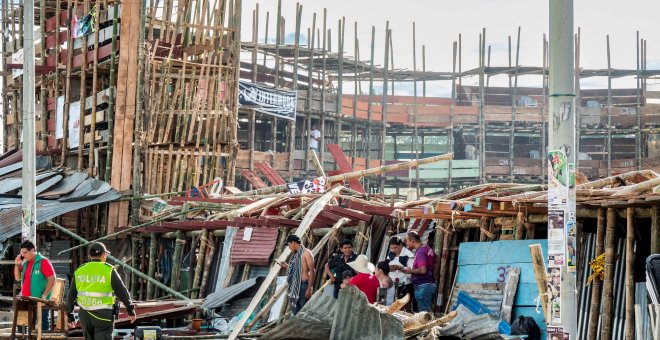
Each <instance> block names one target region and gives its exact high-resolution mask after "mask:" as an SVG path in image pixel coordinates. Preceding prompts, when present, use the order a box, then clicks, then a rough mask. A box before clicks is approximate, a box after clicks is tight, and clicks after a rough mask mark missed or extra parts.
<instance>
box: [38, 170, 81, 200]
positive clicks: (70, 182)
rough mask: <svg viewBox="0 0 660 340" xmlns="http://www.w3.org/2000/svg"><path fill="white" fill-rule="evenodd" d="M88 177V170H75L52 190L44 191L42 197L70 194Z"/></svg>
mask: <svg viewBox="0 0 660 340" xmlns="http://www.w3.org/2000/svg"><path fill="white" fill-rule="evenodd" d="M87 177H88V176H87V173H86V172H74V173H72V174H69V175H67V176H66V177H64V179H63V180H61V181H60V182H59V183H57V185H55V186H54V187H53V188H52V189H51V190H49V191H47V192H44V193H42V194H41V195H40V197H44V198H50V197H56V196H62V195H66V194H69V193H71V192H72V191H73V190H75V189H76V188H77V187H78V186H79V185H80V183H82V181H84V180H85V179H87Z"/></svg>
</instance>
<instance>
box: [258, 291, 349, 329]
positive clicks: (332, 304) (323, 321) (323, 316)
mask: <svg viewBox="0 0 660 340" xmlns="http://www.w3.org/2000/svg"><path fill="white" fill-rule="evenodd" d="M336 306H337V303H336V300H335V299H334V298H333V297H332V296H328V295H325V294H323V293H318V294H314V296H312V298H311V299H310V300H309V301H307V303H306V304H305V306H303V308H302V309H301V310H300V312H299V313H298V314H296V315H294V316H291V317H290V318H288V319H286V320H285V321H284V322H282V323H281V324H279V325H277V326H276V327H275V328H273V329H272V330H271V331H270V332H268V333H266V335H265V337H266V338H267V339H273V340H274V339H311V340H316V339H318V340H321V339H323V340H326V339H330V330H331V328H332V320H333V318H334V316H335V310H336Z"/></svg>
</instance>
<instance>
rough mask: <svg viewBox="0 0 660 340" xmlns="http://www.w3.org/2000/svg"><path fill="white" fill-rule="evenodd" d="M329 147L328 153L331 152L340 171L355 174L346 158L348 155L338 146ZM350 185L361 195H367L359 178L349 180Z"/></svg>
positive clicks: (331, 145) (329, 145)
mask: <svg viewBox="0 0 660 340" xmlns="http://www.w3.org/2000/svg"><path fill="white" fill-rule="evenodd" d="M327 146H328V151H330V154H331V155H332V157H333V158H334V159H335V162H336V163H337V166H338V167H339V170H341V171H342V173H349V172H353V168H352V167H351V163H349V161H348V158H346V155H345V154H344V151H343V150H342V149H341V147H340V146H339V145H338V144H328V145H327ZM348 185H349V186H350V187H351V189H353V190H355V191H357V192H359V193H362V194H365V193H366V191H365V190H364V187H363V186H362V183H360V180H359V179H358V178H351V179H349V180H348Z"/></svg>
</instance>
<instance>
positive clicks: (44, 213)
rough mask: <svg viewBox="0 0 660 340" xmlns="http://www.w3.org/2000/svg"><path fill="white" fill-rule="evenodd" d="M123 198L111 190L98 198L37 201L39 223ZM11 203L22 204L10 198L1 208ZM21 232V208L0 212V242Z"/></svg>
mask: <svg viewBox="0 0 660 340" xmlns="http://www.w3.org/2000/svg"><path fill="white" fill-rule="evenodd" d="M120 197H121V194H119V193H118V192H117V191H115V190H111V191H109V192H107V193H105V194H103V195H100V196H98V197H93V198H92V197H89V198H84V197H83V198H80V199H78V200H76V201H70V202H64V201H57V200H53V201H49V200H37V216H36V220H37V223H41V222H45V221H48V220H50V219H52V218H53V217H57V216H60V215H62V214H64V213H67V212H69V211H74V210H78V209H82V208H85V207H88V206H90V205H94V204H100V203H105V202H110V201H114V200H116V199H118V198H120ZM3 201H5V202H10V204H15V203H14V202H18V203H20V201H21V198H20V197H9V198H3V199H0V208H2V202H3ZM20 232H21V208H20V206H19V207H13V208H11V209H3V210H2V211H0V241H4V240H5V239H7V238H9V237H12V236H14V235H17V234H19V233H20Z"/></svg>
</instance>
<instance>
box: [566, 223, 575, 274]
mask: <svg viewBox="0 0 660 340" xmlns="http://www.w3.org/2000/svg"><path fill="white" fill-rule="evenodd" d="M576 225H577V223H575V220H573V221H567V222H566V265H567V266H568V272H569V273H574V274H575V272H576V269H577V259H576V254H575V253H576V251H575V246H576V244H575V233H576V227H575V226H576Z"/></svg>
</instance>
